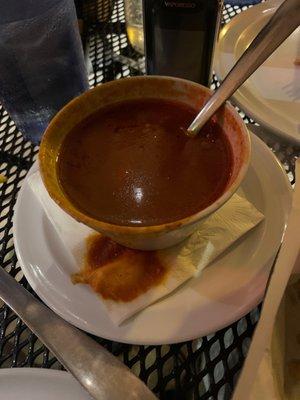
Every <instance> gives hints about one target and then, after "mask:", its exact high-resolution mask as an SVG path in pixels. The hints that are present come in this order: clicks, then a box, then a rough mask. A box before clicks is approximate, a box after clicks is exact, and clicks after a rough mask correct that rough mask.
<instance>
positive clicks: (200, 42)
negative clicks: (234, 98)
mask: <svg viewBox="0 0 300 400" xmlns="http://www.w3.org/2000/svg"><path fill="white" fill-rule="evenodd" d="M221 10H222V3H220V1H219V0H193V1H188V0H187V1H185V0H172V1H171V0H143V14H144V36H145V55H146V70H147V74H149V75H169V76H176V77H180V78H185V79H189V80H192V81H195V82H198V83H201V84H203V85H206V86H208V85H209V83H210V79H211V64H212V59H213V50H214V44H215V40H216V36H217V34H218V31H219V25H220V17H221Z"/></svg>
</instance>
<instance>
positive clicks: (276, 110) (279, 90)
mask: <svg viewBox="0 0 300 400" xmlns="http://www.w3.org/2000/svg"><path fill="white" fill-rule="evenodd" d="M282 2H283V0H270V1H266V2H263V3H261V4H258V5H256V6H254V7H252V8H249V9H248V10H246V11H244V12H242V13H241V14H239V15H237V16H235V17H234V18H233V19H232V20H231V21H230V22H229V23H228V24H227V25H225V26H224V28H223V29H222V30H221V32H220V35H219V40H218V44H217V46H216V51H215V57H214V70H215V72H216V74H217V76H218V77H219V79H220V80H223V79H224V78H225V76H226V75H227V73H228V72H229V71H230V70H231V68H232V67H233V65H234V64H235V63H236V61H237V60H238V59H239V58H240V56H241V55H242V54H243V52H244V51H245V50H246V49H247V47H248V46H249V44H250V43H251V42H252V40H253V39H254V38H255V36H256V35H257V34H258V32H259V31H260V30H261V29H262V27H263V26H264V25H265V24H266V23H267V21H268V20H269V19H270V18H271V17H272V15H273V14H274V13H275V11H276V9H277V8H278V7H279V5H280V4H281V3H282ZM287 23H288V22H287ZM299 43H300V28H298V29H296V30H295V31H294V32H293V33H292V35H291V36H290V37H289V38H288V39H287V40H285V41H284V42H283V43H282V45H281V46H279V48H278V49H277V50H276V51H275V52H274V53H273V54H272V55H271V56H270V57H269V58H268V59H267V60H266V61H265V62H264V64H263V65H262V66H261V67H259V68H258V70H257V71H255V72H254V74H253V75H252V76H251V77H250V78H249V79H248V80H247V81H246V82H245V83H244V84H243V85H242V86H241V87H240V88H239V89H238V90H237V91H236V92H235V93H234V95H233V96H232V99H233V101H234V102H235V103H236V104H237V105H238V106H239V107H240V108H241V109H242V110H243V111H245V112H246V113H247V114H248V115H249V116H251V117H252V118H253V119H254V120H255V121H257V122H259V123H260V124H261V125H262V126H264V127H265V128H268V130H269V131H271V132H273V133H276V134H278V135H281V136H283V137H284V138H285V139H289V140H292V141H293V142H296V143H298V144H300V117H299V110H300V67H299V65H296V64H295V62H296V59H299V57H300V47H299Z"/></svg>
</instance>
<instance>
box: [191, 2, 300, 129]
mask: <svg viewBox="0 0 300 400" xmlns="http://www.w3.org/2000/svg"><path fill="white" fill-rule="evenodd" d="M299 24H300V1H299V0H286V1H285V2H284V3H282V5H281V6H280V7H279V8H278V10H277V11H276V12H275V14H274V15H273V16H272V18H271V19H270V21H269V22H268V23H267V24H266V25H265V26H264V27H263V29H262V30H261V31H260V32H259V34H258V35H257V36H256V38H255V39H254V40H253V41H252V43H251V44H250V46H249V47H248V48H247V50H246V51H245V52H244V54H243V55H242V56H241V57H240V59H239V60H238V61H237V62H236V64H235V65H234V66H233V68H232V69H231V71H229V73H228V74H227V76H226V78H225V79H224V81H223V83H222V85H221V86H220V87H219V88H218V89H217V90H216V91H215V93H214V94H213V95H212V97H211V98H210V99H209V100H208V101H207V103H206V104H205V105H204V107H203V108H202V109H201V111H200V112H199V114H198V115H197V116H196V118H195V119H194V121H193V122H192V123H191V125H190V126H189V127H188V129H187V132H186V133H187V135H189V136H195V135H196V134H197V133H198V132H199V130H200V129H201V128H202V127H203V126H204V125H205V123H206V122H207V121H208V120H209V119H210V118H211V117H212V116H213V115H214V114H215V112H216V111H217V110H218V109H219V108H220V107H221V105H222V104H223V103H224V102H225V101H226V100H227V99H228V98H229V97H230V96H231V95H232V94H233V93H234V92H235V91H236V90H237V89H238V88H239V87H240V86H241V85H242V84H243V83H244V82H245V81H246V80H247V79H248V78H249V76H250V75H252V74H253V72H254V71H256V70H257V68H258V67H259V66H260V65H261V64H262V63H263V62H264V61H265V60H266V59H267V58H268V57H269V56H270V55H271V54H272V53H273V51H274V50H276V49H277V47H278V46H279V45H280V44H281V43H282V42H283V41H284V40H285V39H286V38H287V37H288V36H289V35H290V34H291V33H292V32H293V31H294V30H295V29H296V28H297V27H298V26H299Z"/></svg>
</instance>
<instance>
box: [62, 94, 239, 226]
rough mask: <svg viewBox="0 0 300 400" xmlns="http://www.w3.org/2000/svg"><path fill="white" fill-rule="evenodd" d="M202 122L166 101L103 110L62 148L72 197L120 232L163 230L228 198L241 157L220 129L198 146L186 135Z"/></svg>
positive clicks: (205, 134)
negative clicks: (124, 229) (119, 227)
mask: <svg viewBox="0 0 300 400" xmlns="http://www.w3.org/2000/svg"><path fill="white" fill-rule="evenodd" d="M196 114H197V110H195V109H193V108H192V107H190V106H188V105H186V104H183V103H180V102H176V101H170V100H163V99H145V100H130V101H126V102H125V101H124V102H120V103H116V104H113V105H109V106H107V107H104V108H101V109H100V110H98V111H97V112H96V113H95V114H93V115H91V116H90V117H88V118H87V119H85V120H84V121H82V122H81V123H80V124H78V125H77V126H76V127H75V128H73V130H72V131H70V132H69V134H68V135H67V136H66V138H65V140H64V142H63V144H62V148H61V151H60V153H59V156H58V164H57V167H58V175H59V180H60V184H61V186H62V189H63V191H64V193H65V194H66V195H67V197H68V198H69V199H70V200H71V202H72V203H73V204H74V205H75V206H76V207H77V208H78V209H79V210H80V211H82V212H83V213H85V214H87V215H89V216H91V217H93V218H95V219H98V220H101V221H104V222H108V223H112V224H117V225H127V226H149V225H160V224H164V223H168V222H172V221H177V220H180V219H182V218H185V217H188V216H190V215H193V214H195V213H197V212H199V211H201V210H203V209H204V208H206V207H207V206H209V205H210V204H212V203H213V202H214V201H215V200H216V199H218V198H219V197H220V196H221V195H222V194H223V192H224V190H225V188H226V185H227V183H228V181H229V179H230V176H231V173H232V166H233V156H232V150H231V145H230V143H229V141H228V139H227V137H226V135H225V133H224V132H223V130H222V128H221V127H220V126H219V125H218V124H217V123H216V122H214V121H210V122H209V123H208V124H207V125H206V126H205V127H204V128H203V129H202V131H201V132H200V134H198V135H197V136H196V137H194V138H189V137H187V136H186V135H185V134H184V129H186V128H187V127H188V126H189V124H190V123H191V121H192V120H193V118H194V117H195V116H196Z"/></svg>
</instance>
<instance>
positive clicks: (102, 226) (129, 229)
mask: <svg viewBox="0 0 300 400" xmlns="http://www.w3.org/2000/svg"><path fill="white" fill-rule="evenodd" d="M129 79H130V80H171V81H175V82H178V83H180V82H181V83H187V84H188V85H190V86H195V87H199V86H201V89H202V90H203V91H206V92H207V94H208V95H209V94H210V95H211V94H212V93H213V91H212V90H211V89H209V88H207V87H205V86H202V85H200V84H198V83H195V82H191V81H188V80H186V79H182V78H176V77H169V76H159V75H155V76H149V75H144V76H136V77H127V78H123V79H122V80H129ZM116 84H118V80H114V81H110V82H106V83H104V84H101V85H99V86H96V87H94V88H93V89H90V90H88V91H87V92H85V93H83V94H82V95H80V96H78V97H75V98H74V99H73V100H71V101H70V102H69V103H68V104H66V105H65V106H64V107H63V108H62V109H61V110H60V111H59V112H58V113H57V114H56V116H55V117H54V118H53V119H52V121H51V122H50V124H49V126H48V127H47V129H46V131H45V133H44V135H43V138H42V142H41V145H40V150H39V168H40V173H41V176H42V180H43V182H44V185H45V187H46V189H47V191H48V193H49V195H50V197H51V198H52V199H53V200H54V201H55V202H56V203H57V204H58V205H59V206H60V207H61V208H62V209H63V210H64V211H66V212H67V213H68V214H69V215H71V216H72V217H73V218H75V219H76V220H77V221H79V222H81V223H83V224H85V225H87V226H90V227H91V226H92V227H94V229H99V230H100V231H103V232H105V231H111V232H115V233H124V234H131V235H132V234H137V235H140V234H144V233H163V232H165V231H169V230H172V229H175V228H176V227H179V226H183V225H184V226H186V225H191V224H193V223H196V222H197V221H199V220H200V219H202V218H204V217H205V216H208V215H210V214H211V213H213V212H214V211H215V210H217V209H218V208H219V207H221V206H222V205H223V204H224V203H225V202H226V201H227V200H229V199H230V197H231V196H232V195H233V194H234V193H235V192H236V190H237V189H238V187H239V186H240V184H241V182H242V180H243V178H244V176H245V174H246V172H247V169H248V166H249V163H250V155H251V141H250V135H249V132H248V130H247V127H246V125H245V123H244V122H243V120H242V118H241V117H240V115H239V114H238V112H237V111H236V109H235V108H234V107H233V106H232V105H231V104H230V103H228V102H226V105H225V106H226V108H227V109H228V110H229V111H230V112H231V113H232V114H233V116H234V119H235V120H236V121H237V122H238V124H239V126H240V127H241V128H242V129H241V130H242V132H243V135H244V139H245V144H246V149H245V150H246V151H245V157H244V162H243V165H242V167H241V169H240V171H239V173H238V175H237V177H236V179H235V181H234V182H233V184H232V185H231V186H230V187H229V188H228V189H227V190H226V191H225V192H224V193H223V194H222V196H220V197H219V198H218V199H217V200H216V201H215V202H214V203H212V204H211V205H209V206H208V207H206V208H204V209H203V210H200V211H199V212H197V213H195V214H192V215H190V216H188V217H185V218H182V219H180V220H176V221H172V222H167V223H164V224H159V225H147V226H132V225H131V226H129V225H116V224H112V223H109V222H104V221H100V220H98V219H95V218H93V217H91V216H88V215H86V214H84V213H83V212H81V211H80V210H78V209H77V208H76V206H75V204H73V203H72V202H71V200H69V199H68V197H67V196H66V195H65V194H64V192H63V189H61V194H62V195H60V194H59V193H57V192H56V191H55V190H52V185H51V183H50V180H48V177H47V174H45V170H46V168H47V163H46V162H45V163H44V160H45V159H46V157H45V154H46V149H47V146H48V142H49V138H50V137H51V134H52V131H53V130H55V129H56V124H57V121H59V120H61V119H62V118H64V117H67V116H68V114H69V112H70V111H72V107H73V105H75V104H77V103H79V102H82V101H84V98H85V97H87V96H90V93H91V92H95V91H99V90H100V91H101V88H102V87H103V86H104V85H105V86H106V87H108V86H112V85H116Z"/></svg>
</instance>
